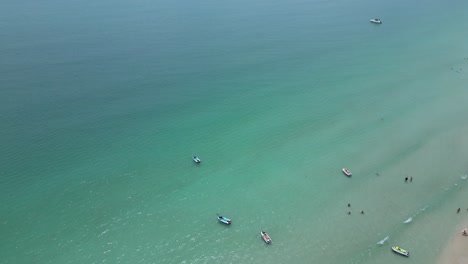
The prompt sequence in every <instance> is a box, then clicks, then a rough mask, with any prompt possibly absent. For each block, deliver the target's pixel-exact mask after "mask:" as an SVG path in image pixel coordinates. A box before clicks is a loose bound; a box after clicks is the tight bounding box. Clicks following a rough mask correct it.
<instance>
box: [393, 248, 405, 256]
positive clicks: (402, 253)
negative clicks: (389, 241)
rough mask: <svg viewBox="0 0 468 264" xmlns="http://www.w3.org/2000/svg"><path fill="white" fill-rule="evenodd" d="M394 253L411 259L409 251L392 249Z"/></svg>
mask: <svg viewBox="0 0 468 264" xmlns="http://www.w3.org/2000/svg"><path fill="white" fill-rule="evenodd" d="M392 251H393V252H395V253H397V254H399V255H402V256H404V257H409V251H407V250H404V249H401V248H400V249H398V248H397V247H392Z"/></svg>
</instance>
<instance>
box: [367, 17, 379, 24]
mask: <svg viewBox="0 0 468 264" xmlns="http://www.w3.org/2000/svg"><path fill="white" fill-rule="evenodd" d="M370 22H371V23H374V24H382V20H380V18H372V19H371V20H370Z"/></svg>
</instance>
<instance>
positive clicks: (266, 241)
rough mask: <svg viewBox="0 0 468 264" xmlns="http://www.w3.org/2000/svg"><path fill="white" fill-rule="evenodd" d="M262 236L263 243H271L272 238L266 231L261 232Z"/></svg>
mask: <svg viewBox="0 0 468 264" xmlns="http://www.w3.org/2000/svg"><path fill="white" fill-rule="evenodd" d="M260 235H262V238H263V241H265V243H267V244H270V243H271V238H270V236H269V235H268V234H267V233H266V232H265V231H262V232H260Z"/></svg>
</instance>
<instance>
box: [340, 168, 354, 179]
mask: <svg viewBox="0 0 468 264" xmlns="http://www.w3.org/2000/svg"><path fill="white" fill-rule="evenodd" d="M342 171H343V173H344V174H346V176H348V177H351V175H353V174H352V173H351V172H350V171H349V170H348V169H347V168H343V169H342Z"/></svg>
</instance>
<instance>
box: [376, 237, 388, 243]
mask: <svg viewBox="0 0 468 264" xmlns="http://www.w3.org/2000/svg"><path fill="white" fill-rule="evenodd" d="M389 238H390V237H389V236H386V237H385V238H384V239H382V240H380V241H379V242H377V245H383V244H384V243H385V242H386V241H387V240H388V239H389Z"/></svg>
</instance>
